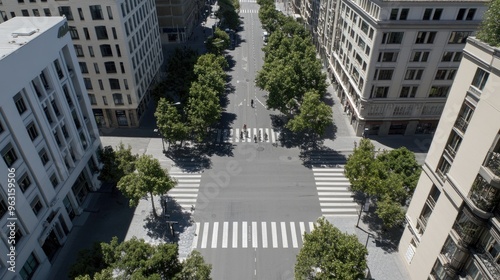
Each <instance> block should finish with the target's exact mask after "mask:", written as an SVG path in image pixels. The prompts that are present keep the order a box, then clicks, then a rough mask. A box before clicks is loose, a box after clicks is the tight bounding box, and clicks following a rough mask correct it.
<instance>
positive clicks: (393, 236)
mask: <svg viewBox="0 0 500 280" xmlns="http://www.w3.org/2000/svg"><path fill="white" fill-rule="evenodd" d="M361 220H362V221H363V223H364V224H365V225H367V226H368V229H369V232H370V233H371V234H372V235H373V238H374V239H375V245H376V246H377V247H380V248H382V249H383V250H384V251H386V252H388V253H393V252H397V251H398V245H399V240H400V239H401V236H402V235H403V231H404V227H402V226H396V227H394V228H391V229H387V228H385V227H384V226H383V222H382V220H381V219H380V218H379V217H378V216H377V214H376V213H375V207H374V206H372V207H370V210H369V211H368V212H363V214H362V217H361Z"/></svg>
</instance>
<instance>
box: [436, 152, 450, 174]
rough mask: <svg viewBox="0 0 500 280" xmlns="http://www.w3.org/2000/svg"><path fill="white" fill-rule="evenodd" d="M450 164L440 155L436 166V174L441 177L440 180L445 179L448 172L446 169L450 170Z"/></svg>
mask: <svg viewBox="0 0 500 280" xmlns="http://www.w3.org/2000/svg"><path fill="white" fill-rule="evenodd" d="M450 168H451V164H450V163H449V162H448V160H447V159H445V158H444V157H441V160H440V161H439V164H438V168H437V170H436V171H437V174H438V175H439V177H441V179H442V180H444V179H445V176H446V174H448V171H450Z"/></svg>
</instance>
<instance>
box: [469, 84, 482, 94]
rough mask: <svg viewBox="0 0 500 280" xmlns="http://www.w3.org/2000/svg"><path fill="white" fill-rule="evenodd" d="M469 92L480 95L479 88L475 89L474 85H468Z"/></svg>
mask: <svg viewBox="0 0 500 280" xmlns="http://www.w3.org/2000/svg"><path fill="white" fill-rule="evenodd" d="M469 92H471V93H473V94H475V95H477V96H481V91H480V90H479V89H477V88H476V87H475V86H469Z"/></svg>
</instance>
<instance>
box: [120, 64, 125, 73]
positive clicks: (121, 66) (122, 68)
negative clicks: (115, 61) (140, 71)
mask: <svg viewBox="0 0 500 280" xmlns="http://www.w3.org/2000/svg"><path fill="white" fill-rule="evenodd" d="M120 69H121V71H122V74H125V66H124V65H123V62H120Z"/></svg>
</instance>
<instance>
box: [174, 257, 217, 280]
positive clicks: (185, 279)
mask: <svg viewBox="0 0 500 280" xmlns="http://www.w3.org/2000/svg"><path fill="white" fill-rule="evenodd" d="M211 272H212V265H211V264H207V263H205V260H204V259H203V257H202V256H201V254H200V252H198V251H193V252H191V253H190V254H189V256H188V257H187V259H186V260H185V261H184V262H183V263H182V270H181V272H180V273H179V274H178V275H177V278H176V280H212V277H210V273H211Z"/></svg>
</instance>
